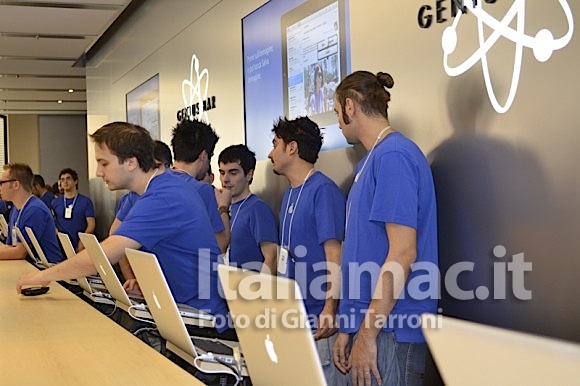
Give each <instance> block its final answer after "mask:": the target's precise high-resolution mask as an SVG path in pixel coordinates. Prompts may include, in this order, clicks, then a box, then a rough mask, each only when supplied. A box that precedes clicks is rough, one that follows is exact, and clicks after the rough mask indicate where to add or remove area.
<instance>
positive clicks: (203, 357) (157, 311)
mask: <svg viewBox="0 0 580 386" xmlns="http://www.w3.org/2000/svg"><path fill="white" fill-rule="evenodd" d="M125 254H126V255H127V259H128V260H129V263H130V264H131V268H132V269H133V272H134V273H135V277H136V278H137V280H138V281H139V286H140V288H141V292H142V293H143V296H144V297H145V299H146V300H147V304H149V305H150V307H149V310H150V311H151V314H152V315H153V319H154V320H155V325H156V326H157V329H158V330H159V333H160V334H161V336H162V337H163V338H165V339H166V340H167V349H168V350H170V351H172V352H174V353H175V354H177V355H178V356H180V357H181V358H183V359H184V360H186V361H187V362H189V363H191V364H193V365H194V366H196V367H198V368H200V370H202V371H207V372H212V371H220V372H225V373H231V372H230V371H231V368H230V367H233V368H235V369H236V374H237V375H238V376H239V375H242V376H243V375H247V371H246V370H245V366H244V364H243V360H242V359H241V357H240V355H241V354H240V352H239V343H238V342H235V341H228V340H223V339H219V338H207V337H202V336H199V337H198V336H190V335H189V333H188V331H187V328H186V326H185V324H184V321H183V318H182V317H181V316H180V311H179V309H178V307H177V304H176V303H175V300H174V299H173V295H172V294H171V290H170V289H169V285H168V284H167V281H166V280H165V276H164V274H163V271H162V270H161V266H160V265H159V262H158V261H157V257H156V256H155V255H154V254H152V253H147V252H143V251H137V250H134V249H129V248H127V249H126V250H125ZM197 312H201V311H197ZM206 315H209V314H207V313H206ZM207 343H210V345H208V344H207ZM208 346H209V347H208ZM210 347H211V348H210ZM210 352H211V353H212V354H209V353H210ZM220 362H221V363H220ZM222 363H223V364H222ZM224 364H225V366H224Z"/></svg>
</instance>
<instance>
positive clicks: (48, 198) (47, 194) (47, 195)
mask: <svg viewBox="0 0 580 386" xmlns="http://www.w3.org/2000/svg"><path fill="white" fill-rule="evenodd" d="M39 198H40V200H41V201H42V202H44V204H45V205H46V206H47V207H48V209H52V200H54V194H52V193H51V192H49V191H48V190H47V191H46V192H45V193H44V194H43V195H42V197H39Z"/></svg>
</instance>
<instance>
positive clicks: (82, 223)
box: [52, 193, 95, 249]
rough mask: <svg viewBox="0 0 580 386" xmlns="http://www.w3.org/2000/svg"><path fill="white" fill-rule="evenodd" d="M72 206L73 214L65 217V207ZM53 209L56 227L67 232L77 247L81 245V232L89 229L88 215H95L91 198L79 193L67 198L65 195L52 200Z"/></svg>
mask: <svg viewBox="0 0 580 386" xmlns="http://www.w3.org/2000/svg"><path fill="white" fill-rule="evenodd" d="M71 206H72V216H70V218H65V208H67V207H71ZM52 211H53V213H54V216H55V222H56V228H57V229H58V230H59V232H62V233H66V234H67V235H68V236H69V237H70V240H71V242H72V245H73V246H74V247H75V249H76V248H77V247H78V245H79V232H84V231H85V230H86V229H87V217H93V218H94V217H95V208H94V206H93V202H92V201H91V199H90V198H88V197H87V196H85V195H82V194H80V193H78V194H77V195H76V196H75V197H71V198H65V196H64V195H62V196H60V197H56V198H55V199H54V200H52Z"/></svg>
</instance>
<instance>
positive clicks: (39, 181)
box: [32, 174, 54, 209]
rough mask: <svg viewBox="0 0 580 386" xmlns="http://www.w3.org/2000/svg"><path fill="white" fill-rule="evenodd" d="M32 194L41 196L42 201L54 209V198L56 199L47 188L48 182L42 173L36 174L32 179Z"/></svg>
mask: <svg viewBox="0 0 580 386" xmlns="http://www.w3.org/2000/svg"><path fill="white" fill-rule="evenodd" d="M32 194H34V195H35V196H36V197H38V198H40V200H41V201H42V202H44V204H45V205H46V206H47V207H48V209H52V200H54V194H52V192H51V191H50V190H48V189H47V188H46V183H45V182H44V178H43V177H42V176H41V175H40V174H35V175H34V178H33V180H32Z"/></svg>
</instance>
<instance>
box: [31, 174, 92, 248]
mask: <svg viewBox="0 0 580 386" xmlns="http://www.w3.org/2000/svg"><path fill="white" fill-rule="evenodd" d="M58 186H59V191H58V193H57V194H56V195H55V194H54V193H53V192H52V191H50V190H48V188H47V187H46V185H45V181H44V178H43V177H42V176H41V175H39V174H35V175H34V178H33V180H32V193H33V194H34V195H35V196H36V197H38V198H40V200H41V201H42V202H44V203H45V204H46V206H47V207H48V208H49V209H50V210H51V211H52V214H53V217H54V221H55V226H56V229H57V231H58V232H63V233H66V234H67V235H68V236H69V237H70V239H71V242H72V244H73V246H74V247H75V249H76V250H77V251H78V250H80V249H82V244H81V242H80V239H79V236H78V233H79V232H84V233H93V232H94V231H95V226H96V220H95V207H94V205H93V201H92V200H91V199H90V197H88V196H85V195H84V194H81V193H80V192H79V176H78V173H77V172H76V171H75V170H74V169H71V168H65V169H62V170H61V171H60V172H59V173H58Z"/></svg>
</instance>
